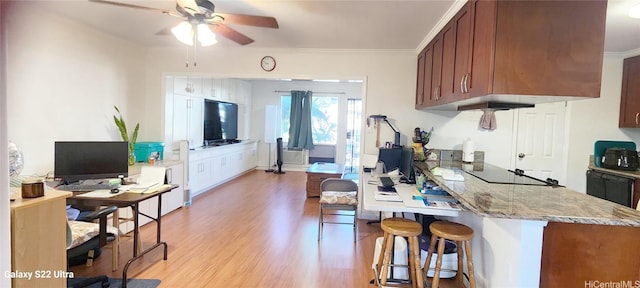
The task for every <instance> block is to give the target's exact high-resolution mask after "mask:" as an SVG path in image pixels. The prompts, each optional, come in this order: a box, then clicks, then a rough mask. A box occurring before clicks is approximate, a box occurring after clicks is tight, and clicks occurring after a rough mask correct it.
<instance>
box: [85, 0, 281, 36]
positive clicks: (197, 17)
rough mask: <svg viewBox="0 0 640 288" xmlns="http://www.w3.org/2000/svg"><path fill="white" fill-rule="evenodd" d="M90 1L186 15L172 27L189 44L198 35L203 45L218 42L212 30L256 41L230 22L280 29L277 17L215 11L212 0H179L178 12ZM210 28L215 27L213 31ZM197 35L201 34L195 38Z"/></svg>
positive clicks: (98, 0)
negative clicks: (237, 29) (234, 27)
mask: <svg viewBox="0 0 640 288" xmlns="http://www.w3.org/2000/svg"><path fill="white" fill-rule="evenodd" d="M89 1H90V2H95V3H100V4H108V5H114V6H120V7H128V8H134V9H140V10H147V11H155V12H160V13H162V14H166V15H171V16H174V17H179V18H183V19H184V21H182V22H181V23H180V24H178V26H176V27H174V28H172V29H171V30H172V32H173V34H174V35H175V36H176V38H178V40H180V41H181V42H183V43H185V44H188V45H193V44H194V43H193V40H194V38H199V39H198V40H199V41H200V43H201V45H202V46H208V45H211V44H213V43H215V42H216V40H215V35H214V34H213V33H211V30H213V31H215V32H216V33H217V34H220V35H222V36H224V37H226V38H228V39H230V40H232V41H234V42H236V43H238V44H240V45H247V44H250V43H252V42H253V39H251V38H249V37H248V36H246V35H244V34H242V33H240V32H238V31H236V30H234V29H233V28H231V27H229V26H227V24H239V25H249V26H257V27H265V28H274V29H277V28H278V21H276V19H275V18H273V17H267V16H256V15H247V14H232V13H218V12H215V5H213V3H211V2H210V1H208V0H176V11H177V13H176V11H170V10H164V9H158V8H152V7H146V6H139V5H134V4H127V3H121V2H113V1H107V0H89ZM209 28H210V29H211V30H209ZM196 35H197V37H194V36H196ZM210 37H213V38H210ZM203 38H204V39H203Z"/></svg>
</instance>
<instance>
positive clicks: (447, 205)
mask: <svg viewBox="0 0 640 288" xmlns="http://www.w3.org/2000/svg"><path fill="white" fill-rule="evenodd" d="M422 202H424V205H426V206H429V208H443V209H455V210H462V207H461V204H460V202H458V200H456V199H455V198H453V197H452V196H445V195H423V196H422Z"/></svg>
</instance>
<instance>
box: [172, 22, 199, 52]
mask: <svg viewBox="0 0 640 288" xmlns="http://www.w3.org/2000/svg"><path fill="white" fill-rule="evenodd" d="M193 32H194V31H193V25H191V23H189V22H187V21H182V22H180V23H179V24H178V25H176V26H175V27H173V28H171V33H173V36H175V37H176V39H178V41H180V42H182V43H184V44H187V45H189V46H193Z"/></svg>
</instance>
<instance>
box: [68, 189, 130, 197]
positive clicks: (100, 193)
mask: <svg viewBox="0 0 640 288" xmlns="http://www.w3.org/2000/svg"><path fill="white" fill-rule="evenodd" d="M119 194H122V192H118V193H111V190H107V189H104V190H94V191H91V192H87V193H82V194H78V195H76V196H77V197H88V198H109V197H113V196H116V195H119Z"/></svg>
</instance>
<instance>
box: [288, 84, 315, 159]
mask: <svg viewBox="0 0 640 288" xmlns="http://www.w3.org/2000/svg"><path fill="white" fill-rule="evenodd" d="M311 94H312V93H311V91H296V90H294V91H291V113H290V118H289V143H288V144H287V148H289V149H309V150H311V149H313V137H312V135H313V134H312V130H311Z"/></svg>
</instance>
